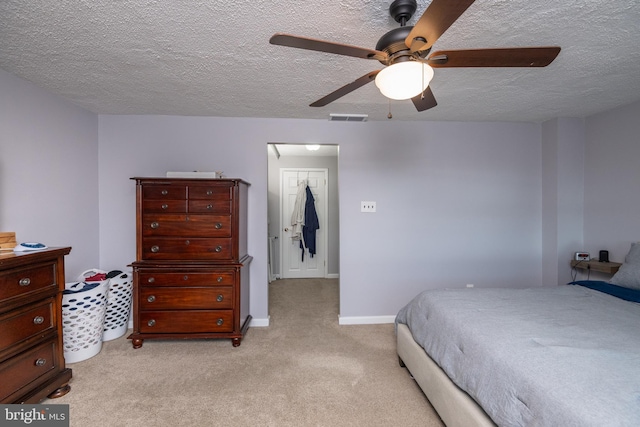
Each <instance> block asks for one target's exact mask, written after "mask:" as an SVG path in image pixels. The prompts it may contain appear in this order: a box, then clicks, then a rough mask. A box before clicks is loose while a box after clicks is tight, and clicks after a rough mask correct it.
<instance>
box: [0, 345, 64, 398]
mask: <svg viewBox="0 0 640 427" xmlns="http://www.w3.org/2000/svg"><path fill="white" fill-rule="evenodd" d="M54 348H55V341H54V340H51V341H49V342H47V343H46V344H43V345H40V346H38V347H35V348H32V349H30V350H27V351H25V352H23V353H20V354H18V355H17V356H15V357H13V358H11V359H8V360H6V361H5V362H3V363H2V364H0V378H2V381H1V382H0V401H2V400H3V399H5V398H7V397H8V396H10V395H12V394H14V393H15V392H17V391H18V390H20V389H21V388H25V387H29V388H32V387H34V386H37V385H38V384H40V383H42V382H44V381H46V380H47V379H48V378H49V376H50V375H47V374H52V375H54V374H55V371H56V369H57V368H56V360H55V351H54Z"/></svg>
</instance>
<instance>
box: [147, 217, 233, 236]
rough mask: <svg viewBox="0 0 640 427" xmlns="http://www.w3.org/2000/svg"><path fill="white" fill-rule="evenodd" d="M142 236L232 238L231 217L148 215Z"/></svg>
mask: <svg viewBox="0 0 640 427" xmlns="http://www.w3.org/2000/svg"><path fill="white" fill-rule="evenodd" d="M142 235H143V236H145V237H146V236H183V237H231V216H230V215H177V214H176V215H172V214H166V215H159V214H155V215H153V214H148V215H144V216H143V219H142Z"/></svg>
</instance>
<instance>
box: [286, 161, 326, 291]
mask: <svg viewBox="0 0 640 427" xmlns="http://www.w3.org/2000/svg"><path fill="white" fill-rule="evenodd" d="M328 175H329V171H328V169H318V168H300V169H284V168H283V169H280V232H281V238H280V254H281V256H280V260H281V266H280V272H281V277H282V278H283V279H288V278H311V277H326V259H327V239H326V236H327V235H328V234H327V176H328ZM303 181H306V183H307V185H308V186H309V189H310V190H311V193H312V194H313V198H314V199H315V207H316V213H317V214H318V223H319V224H320V228H319V229H318V230H317V231H316V254H315V255H314V256H313V257H311V256H310V254H309V251H308V250H306V249H305V251H304V258H303V252H302V249H300V241H299V240H292V232H291V214H292V213H293V209H294V206H295V202H296V196H297V194H298V183H300V182H303Z"/></svg>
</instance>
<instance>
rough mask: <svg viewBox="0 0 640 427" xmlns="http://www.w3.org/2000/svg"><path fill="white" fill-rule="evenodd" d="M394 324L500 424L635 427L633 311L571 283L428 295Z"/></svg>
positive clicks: (639, 346)
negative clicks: (402, 326)
mask: <svg viewBox="0 0 640 427" xmlns="http://www.w3.org/2000/svg"><path fill="white" fill-rule="evenodd" d="M396 322H400V323H404V324H406V325H407V326H408V327H409V329H410V330H411V333H412V335H413V338H414V340H415V341H416V342H417V343H418V344H420V345H421V346H422V347H423V348H424V349H425V350H426V352H427V353H428V354H429V355H430V356H431V358H432V359H433V360H434V361H435V362H436V363H438V365H440V367H441V368H442V369H443V370H444V371H445V372H446V373H447V375H449V377H450V378H451V379H452V380H453V382H454V383H455V384H457V385H458V386H459V387H460V388H462V389H463V390H465V391H466V392H467V393H469V395H471V397H473V398H474V399H475V400H476V401H477V402H478V403H479V404H480V406H482V407H483V408H484V410H485V411H486V412H487V414H488V415H489V416H490V417H491V418H492V419H493V420H494V422H495V423H496V424H498V425H499V426H549V427H551V426H553V427H568V426H580V427H585V426H597V427H602V426H616V427H621V426H640V304H636V303H632V302H627V301H624V300H621V299H618V298H616V297H613V296H609V295H606V294H603V293H601V292H598V291H595V290H591V289H587V288H584V287H581V286H573V285H570V286H559V287H545V288H531V289H503V288H501V289H497V288H495V289H478V288H474V289H450V290H432V291H425V292H423V293H421V294H420V295H418V296H417V297H416V298H414V299H413V300H412V301H411V302H410V303H409V304H408V305H406V306H405V307H403V308H402V309H401V310H400V312H399V313H398V316H397V318H396Z"/></svg>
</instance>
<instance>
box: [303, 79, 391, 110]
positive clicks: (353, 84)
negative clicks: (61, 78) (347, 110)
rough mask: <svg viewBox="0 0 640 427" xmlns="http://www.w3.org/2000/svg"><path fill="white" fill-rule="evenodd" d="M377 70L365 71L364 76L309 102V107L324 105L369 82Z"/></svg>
mask: <svg viewBox="0 0 640 427" xmlns="http://www.w3.org/2000/svg"><path fill="white" fill-rule="evenodd" d="M379 72H380V70H376V71H372V72H370V73H367V74H365V75H364V76H362V77H360V78H358V79H356V80H354V81H352V82H351V83H349V84H347V85H344V86H342V87H341V88H340V89H338V90H334V91H333V92H331V93H330V94H329V95H327V96H325V97H323V98H320V99H318V100H317V101H316V102H314V103H313V104H309V107H324V106H325V105H327V104H329V103H331V102H333V101H335V100H336V99H338V98H341V97H343V96H345V95H346V94H348V93H350V92H353V91H354V90H356V89H358V88H359V87H361V86H364V85H366V84H367V83H369V82H372V81H373V80H374V79H375V78H376V76H377V75H378V73H379Z"/></svg>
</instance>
